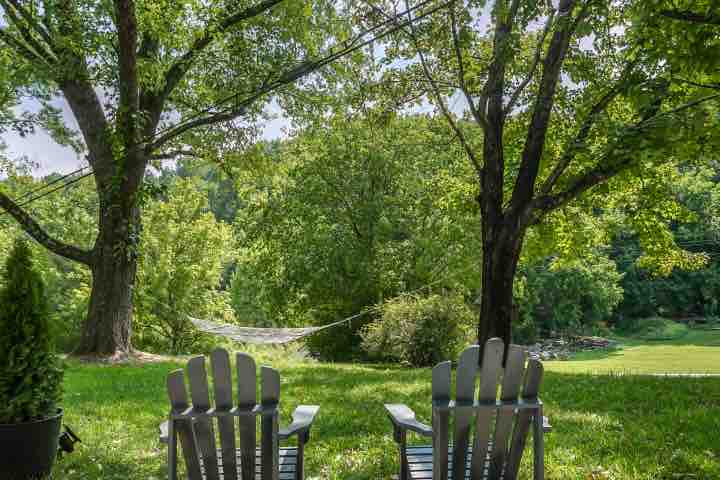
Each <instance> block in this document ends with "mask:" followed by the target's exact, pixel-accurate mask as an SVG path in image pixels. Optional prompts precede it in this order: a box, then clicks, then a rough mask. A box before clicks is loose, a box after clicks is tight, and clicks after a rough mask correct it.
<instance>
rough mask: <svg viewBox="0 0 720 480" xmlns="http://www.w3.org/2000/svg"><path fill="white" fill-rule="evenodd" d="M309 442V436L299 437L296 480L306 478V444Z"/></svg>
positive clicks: (302, 435) (301, 435)
mask: <svg viewBox="0 0 720 480" xmlns="http://www.w3.org/2000/svg"><path fill="white" fill-rule="evenodd" d="M307 441H308V438H307V434H300V435H299V436H298V447H297V449H298V450H297V464H296V465H295V480H304V478H305V443H306V442H307Z"/></svg>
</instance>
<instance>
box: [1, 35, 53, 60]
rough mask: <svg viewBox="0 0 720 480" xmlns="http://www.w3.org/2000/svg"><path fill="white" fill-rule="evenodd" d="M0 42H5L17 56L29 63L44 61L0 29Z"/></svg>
mask: <svg viewBox="0 0 720 480" xmlns="http://www.w3.org/2000/svg"><path fill="white" fill-rule="evenodd" d="M0 40H2V41H3V42H5V44H6V45H7V46H8V47H10V48H12V49H13V50H15V52H17V54H18V55H20V56H21V57H24V58H25V59H26V60H27V61H29V62H41V63H42V62H44V59H43V58H42V57H41V56H40V55H38V54H37V53H35V52H34V51H32V50H31V49H30V48H29V47H28V46H27V45H25V44H24V43H23V42H21V41H20V40H18V39H17V38H15V37H14V36H12V35H11V34H9V33H8V32H7V31H5V29H4V28H0Z"/></svg>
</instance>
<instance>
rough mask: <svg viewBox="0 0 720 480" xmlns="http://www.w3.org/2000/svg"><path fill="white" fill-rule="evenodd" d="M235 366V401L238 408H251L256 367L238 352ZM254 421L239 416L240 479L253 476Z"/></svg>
mask: <svg viewBox="0 0 720 480" xmlns="http://www.w3.org/2000/svg"><path fill="white" fill-rule="evenodd" d="M236 368H237V403H238V408H245V409H248V410H249V409H252V408H254V407H255V405H256V403H257V386H256V384H257V368H256V366H255V360H253V358H252V357H251V356H250V355H247V354H245V353H238V354H237V357H236ZM255 425H256V421H255V418H253V417H239V418H238V429H239V432H240V452H241V458H242V461H241V463H240V470H241V473H242V480H253V479H254V478H255V462H254V460H253V459H254V458H255V449H256V442H257V438H256V433H255Z"/></svg>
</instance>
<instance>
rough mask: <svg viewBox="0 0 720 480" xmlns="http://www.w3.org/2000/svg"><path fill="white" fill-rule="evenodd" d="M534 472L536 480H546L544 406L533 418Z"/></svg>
mask: <svg viewBox="0 0 720 480" xmlns="http://www.w3.org/2000/svg"><path fill="white" fill-rule="evenodd" d="M533 453H534V457H533V470H534V472H533V473H534V475H533V478H534V480H544V479H545V440H544V437H543V410H542V406H541V407H539V408H538V410H537V412H535V417H534V418H533Z"/></svg>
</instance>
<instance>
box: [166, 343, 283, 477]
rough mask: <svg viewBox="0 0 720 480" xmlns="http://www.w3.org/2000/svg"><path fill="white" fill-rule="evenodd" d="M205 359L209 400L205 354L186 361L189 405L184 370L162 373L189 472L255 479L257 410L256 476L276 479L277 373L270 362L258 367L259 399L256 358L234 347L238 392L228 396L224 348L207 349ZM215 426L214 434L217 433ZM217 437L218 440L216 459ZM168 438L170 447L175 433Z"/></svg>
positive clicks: (191, 474)
mask: <svg viewBox="0 0 720 480" xmlns="http://www.w3.org/2000/svg"><path fill="white" fill-rule="evenodd" d="M210 365H211V369H212V377H213V382H212V387H213V392H214V405H213V402H211V399H210V383H209V382H208V375H207V369H206V367H205V357H202V356H199V357H194V358H192V359H190V360H189V361H188V364H187V373H188V377H189V380H190V399H191V402H192V404H191V405H190V404H189V402H188V397H187V390H186V384H185V374H184V372H183V370H175V371H173V372H171V373H170V374H169V375H168V378H167V390H168V396H169V397H170V405H171V414H170V417H171V418H170V421H171V423H172V428H173V430H174V431H175V432H176V433H177V437H178V438H179V439H180V444H181V446H182V451H183V457H184V459H185V466H186V469H187V476H188V478H189V479H190V480H202V479H203V478H204V479H207V480H218V479H220V478H224V479H226V480H227V479H236V478H241V479H242V480H255V474H256V464H255V462H256V448H257V447H256V433H255V432H256V417H258V416H260V417H261V439H260V444H261V447H260V448H261V459H262V463H261V469H260V470H261V478H262V480H277V478H278V461H279V459H278V456H279V440H278V406H279V400H280V375H279V374H278V372H277V371H276V370H274V369H272V368H269V367H264V366H263V367H261V372H260V376H261V395H260V396H261V399H260V403H259V404H258V401H257V393H256V382H257V377H256V375H257V371H256V366H255V361H254V360H253V359H252V357H250V356H249V355H247V354H244V353H238V354H237V357H236V369H237V388H236V391H237V398H236V400H235V401H233V393H232V391H233V387H232V384H233V380H232V372H231V367H230V356H229V354H228V352H227V351H226V350H224V349H221V348H220V349H217V350H215V351H214V352H212V354H211V355H210ZM236 417H237V419H238V420H237V422H238V425H237V435H236V428H235V418H236ZM216 428H217V433H218V434H219V435H218V436H217V437H216V434H215V431H216ZM173 430H171V432H172V431H173ZM216 438H219V440H220V449H219V451H220V458H219V459H218V448H217V445H216ZM169 442H170V444H169V448H171V449H175V448H176V445H175V443H174V442H175V435H170V438H169ZM238 445H239V452H240V455H239V458H238V456H237V452H238ZM218 466H220V467H221V469H220V468H218ZM170 468H171V469H173V471H174V469H175V466H174V465H171V466H170ZM221 472H222V477H221ZM238 472H239V473H240V474H241V476H240V477H238Z"/></svg>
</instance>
